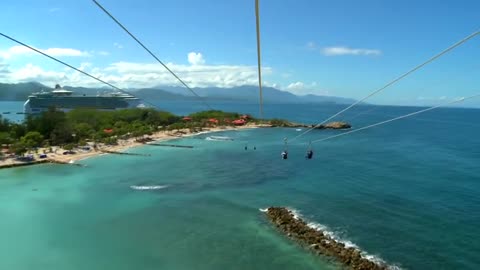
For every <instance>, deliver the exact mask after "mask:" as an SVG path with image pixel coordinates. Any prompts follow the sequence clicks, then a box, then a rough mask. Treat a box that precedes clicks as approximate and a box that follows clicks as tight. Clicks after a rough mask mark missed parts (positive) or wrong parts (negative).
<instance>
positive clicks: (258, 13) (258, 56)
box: [255, 0, 263, 119]
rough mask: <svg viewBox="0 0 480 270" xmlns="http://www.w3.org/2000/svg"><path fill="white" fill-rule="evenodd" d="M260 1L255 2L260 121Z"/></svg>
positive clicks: (261, 96)
mask: <svg viewBox="0 0 480 270" xmlns="http://www.w3.org/2000/svg"><path fill="white" fill-rule="evenodd" d="M258 2H259V0H255V18H256V26H257V60H258V89H259V95H260V119H263V93H262V62H261V54H260V53H261V50H260V11H259V7H258Z"/></svg>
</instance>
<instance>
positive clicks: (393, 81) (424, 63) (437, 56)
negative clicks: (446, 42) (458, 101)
mask: <svg viewBox="0 0 480 270" xmlns="http://www.w3.org/2000/svg"><path fill="white" fill-rule="evenodd" d="M478 34H480V31H476V32H474V33H472V34H470V35H468V36H466V37H465V38H463V39H461V40H460V41H458V42H457V43H455V44H453V45H451V46H450V47H448V48H446V49H445V50H443V51H441V52H440V53H438V54H436V55H435V56H433V57H431V58H430V59H428V60H427V61H425V62H423V63H421V64H420V65H418V66H416V67H414V68H413V69H411V70H409V71H407V72H406V73H404V74H402V75H401V76H399V77H397V78H395V79H394V80H392V81H390V82H389V83H387V84H386V85H384V86H383V87H381V88H379V89H377V90H375V91H373V92H371V93H370V94H368V95H367V96H365V97H363V98H362V99H360V100H357V101H356V102H354V103H353V104H351V105H350V106H348V107H346V108H345V109H343V110H341V111H339V112H337V113H335V114H334V115H332V116H330V117H329V118H327V119H325V120H324V121H322V122H320V123H318V124H316V125H315V126H313V127H312V128H310V129H308V130H306V131H305V132H303V133H301V134H299V135H297V136H295V137H294V138H293V139H291V141H294V140H296V139H298V138H300V137H301V136H303V135H305V134H307V133H308V132H310V131H312V130H313V129H315V128H317V127H319V126H321V125H323V124H325V123H326V122H327V121H329V120H331V119H333V118H334V117H336V116H338V115H340V114H342V113H344V112H346V111H347V110H349V109H351V108H352V107H354V106H356V105H358V104H359V103H361V102H363V101H365V100H366V99H368V98H370V97H372V96H374V95H376V94H378V93H380V92H381V91H383V90H385V89H386V88H388V87H389V86H392V85H394V84H395V83H397V82H398V81H400V80H402V79H403V78H405V77H407V76H408V75H410V74H412V73H414V72H415V71H417V70H419V69H421V68H422V67H424V66H426V65H428V64H430V63H431V62H433V61H435V60H436V59H438V58H440V57H441V56H443V55H444V54H446V53H448V52H449V51H451V50H453V49H455V48H457V47H458V46H460V45H462V44H463V43H465V42H467V41H468V40H470V39H472V38H474V37H475V36H477V35H478Z"/></svg>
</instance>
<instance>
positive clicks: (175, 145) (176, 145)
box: [146, 143, 193, 148]
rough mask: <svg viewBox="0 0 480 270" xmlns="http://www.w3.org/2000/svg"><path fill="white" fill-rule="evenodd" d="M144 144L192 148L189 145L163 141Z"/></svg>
mask: <svg viewBox="0 0 480 270" xmlns="http://www.w3.org/2000/svg"><path fill="white" fill-rule="evenodd" d="M146 145H152V146H164V147H178V148H193V146H191V145H178V144H165V143H147V144H146Z"/></svg>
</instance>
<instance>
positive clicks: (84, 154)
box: [0, 123, 269, 169]
mask: <svg viewBox="0 0 480 270" xmlns="http://www.w3.org/2000/svg"><path fill="white" fill-rule="evenodd" d="M259 127H269V126H268V125H257V124H253V123H252V124H250V123H249V124H246V125H244V126H218V127H210V128H204V129H203V130H202V131H200V132H191V131H190V130H189V129H181V130H175V131H158V132H155V133H153V134H152V135H148V136H147V135H145V136H144V138H147V137H148V138H149V139H150V140H151V141H157V142H160V141H168V140H172V139H177V138H182V137H189V136H195V135H198V134H204V133H213V132H218V131H225V130H242V129H249V128H259ZM140 145H144V143H141V142H139V141H137V139H136V138H130V139H126V140H122V139H120V140H118V144H117V145H105V144H97V148H96V149H94V148H93V147H91V148H90V150H82V149H81V148H76V149H73V152H74V153H73V154H68V155H64V154H63V153H64V152H65V151H66V150H65V149H62V148H61V147H52V149H54V151H53V153H49V149H45V148H39V149H38V151H37V153H35V154H33V156H34V158H35V161H33V162H22V161H17V160H15V159H14V158H6V159H4V160H0V169H1V168H10V167H19V166H26V165H33V164H38V163H47V162H51V163H75V162H76V161H79V160H83V159H86V158H90V157H93V156H98V155H103V154H106V153H105V152H107V151H108V152H122V151H125V150H127V149H129V148H131V147H137V146H140ZM44 152H45V153H47V158H45V159H40V157H39V156H40V154H41V153H44Z"/></svg>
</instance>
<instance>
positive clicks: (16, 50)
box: [0, 45, 90, 59]
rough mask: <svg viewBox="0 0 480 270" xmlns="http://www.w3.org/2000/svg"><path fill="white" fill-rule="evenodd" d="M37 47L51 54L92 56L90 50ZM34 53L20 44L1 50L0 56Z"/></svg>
mask: <svg viewBox="0 0 480 270" xmlns="http://www.w3.org/2000/svg"><path fill="white" fill-rule="evenodd" d="M35 49H37V50H39V51H41V52H43V53H46V54H48V55H51V56H90V54H89V53H88V52H84V51H80V50H76V49H71V48H48V49H39V48H35ZM32 54H36V52H34V51H32V50H30V49H29V48H27V47H24V46H20V45H18V46H13V47H10V48H8V49H7V50H5V51H0V57H2V58H5V59H9V58H11V57H13V56H17V55H32Z"/></svg>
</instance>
